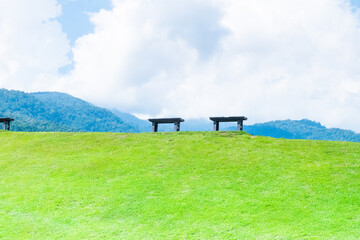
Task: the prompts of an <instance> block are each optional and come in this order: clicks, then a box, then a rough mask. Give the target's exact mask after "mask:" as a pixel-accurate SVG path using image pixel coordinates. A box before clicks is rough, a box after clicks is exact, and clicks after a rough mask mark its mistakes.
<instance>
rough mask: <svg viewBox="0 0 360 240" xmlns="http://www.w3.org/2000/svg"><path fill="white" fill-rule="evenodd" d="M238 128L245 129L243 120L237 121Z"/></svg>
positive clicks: (239, 129)
mask: <svg viewBox="0 0 360 240" xmlns="http://www.w3.org/2000/svg"><path fill="white" fill-rule="evenodd" d="M237 130H238V131H242V130H243V121H238V122H237Z"/></svg>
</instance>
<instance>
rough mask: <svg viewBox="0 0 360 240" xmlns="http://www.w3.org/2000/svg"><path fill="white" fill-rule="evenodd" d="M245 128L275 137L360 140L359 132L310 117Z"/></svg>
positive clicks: (254, 132) (248, 130) (250, 131)
mask: <svg viewBox="0 0 360 240" xmlns="http://www.w3.org/2000/svg"><path fill="white" fill-rule="evenodd" d="M244 130H245V131H246V132H248V133H251V134H253V135H262V136H269V137H275V138H287V139H313V140H331V141H349V142H360V134H358V133H355V132H353V131H351V130H344V129H340V128H326V127H325V126H323V125H321V124H320V123H318V122H314V121H310V120H308V119H303V120H282V121H271V122H266V123H257V124H254V125H248V126H245V127H244Z"/></svg>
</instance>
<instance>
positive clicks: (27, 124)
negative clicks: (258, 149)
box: [0, 89, 360, 142]
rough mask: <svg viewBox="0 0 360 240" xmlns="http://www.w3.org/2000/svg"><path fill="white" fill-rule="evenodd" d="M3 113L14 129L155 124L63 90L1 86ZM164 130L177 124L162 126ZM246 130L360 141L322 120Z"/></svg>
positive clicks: (208, 125) (196, 124) (196, 122)
mask: <svg viewBox="0 0 360 240" xmlns="http://www.w3.org/2000/svg"><path fill="white" fill-rule="evenodd" d="M0 116H1V117H12V118H15V119H16V120H15V121H14V123H13V124H12V130H13V131H65V132H149V131H151V124H150V123H149V122H148V121H147V120H142V119H139V118H137V117H135V116H134V115H132V114H129V113H125V112H121V111H118V110H115V109H113V110H112V111H110V110H108V109H105V108H100V107H97V106H94V105H92V104H90V103H88V102H86V101H83V100H81V99H79V98H76V97H73V96H71V95H69V94H66V93H59V92H36V93H25V92H21V91H14V90H11V91H9V90H6V89H0ZM159 130H160V131H172V130H173V126H172V125H171V124H169V125H166V124H165V125H160V127H159ZM181 130H182V131H211V130H212V122H211V121H210V120H208V119H186V121H185V122H184V123H182V124H181ZM220 130H236V128H235V125H234V124H232V123H223V124H221V125H220ZM244 131H246V132H248V133H250V134H253V135H263V136H270V137H275V138H288V139H318V140H334V141H353V142H360V134H358V133H355V132H353V131H350V130H343V129H339V128H330V129H328V128H326V127H325V126H322V125H321V124H320V123H318V122H314V121H310V120H307V119H303V120H281V121H280V120H277V121H271V122H266V123H257V124H253V125H246V122H245V126H244Z"/></svg>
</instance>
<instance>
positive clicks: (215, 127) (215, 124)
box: [213, 121, 219, 131]
mask: <svg viewBox="0 0 360 240" xmlns="http://www.w3.org/2000/svg"><path fill="white" fill-rule="evenodd" d="M213 124H214V125H213V126H214V127H213V130H214V131H219V122H217V121H214V123H213Z"/></svg>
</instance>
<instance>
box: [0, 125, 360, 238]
mask: <svg viewBox="0 0 360 240" xmlns="http://www.w3.org/2000/svg"><path fill="white" fill-rule="evenodd" d="M0 140H1V142H2V144H1V145H0V189H1V191H0V239H139V238H145V239H244V238H246V239H254V238H257V239H296V238H297V239H359V238H360V205H359V203H360V191H359V189H360V144H359V143H347V142H326V141H308V140H285V139H273V138H268V137H254V136H251V135H248V134H245V133H242V132H178V133H157V134H152V133H141V134H119V133H22V132H0Z"/></svg>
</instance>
